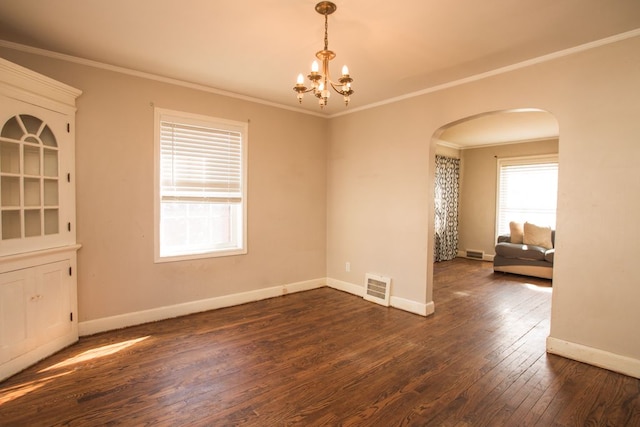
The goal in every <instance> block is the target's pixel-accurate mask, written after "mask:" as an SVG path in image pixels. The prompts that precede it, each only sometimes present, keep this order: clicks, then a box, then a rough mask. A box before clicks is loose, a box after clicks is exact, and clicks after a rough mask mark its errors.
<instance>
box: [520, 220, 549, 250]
mask: <svg viewBox="0 0 640 427" xmlns="http://www.w3.org/2000/svg"><path fill="white" fill-rule="evenodd" d="M522 240H523V243H524V244H525V245H534V246H542V247H543V248H546V249H551V248H553V243H551V227H540V226H538V225H535V224H531V223H529V222H525V223H524V236H523V239H522Z"/></svg>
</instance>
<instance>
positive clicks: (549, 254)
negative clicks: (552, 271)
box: [544, 249, 556, 264]
mask: <svg viewBox="0 0 640 427" xmlns="http://www.w3.org/2000/svg"><path fill="white" fill-rule="evenodd" d="M555 254H556V250H555V249H548V250H547V251H546V252H545V253H544V260H545V261H547V262H550V263H551V264H553V256H554V255H555Z"/></svg>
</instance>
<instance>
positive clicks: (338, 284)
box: [327, 277, 364, 297]
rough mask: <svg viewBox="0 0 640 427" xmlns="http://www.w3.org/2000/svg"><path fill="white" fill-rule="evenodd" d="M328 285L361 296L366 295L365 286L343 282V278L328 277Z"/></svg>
mask: <svg viewBox="0 0 640 427" xmlns="http://www.w3.org/2000/svg"><path fill="white" fill-rule="evenodd" d="M327 286H328V287H330V288H333V289H337V290H339V291H344V292H348V293H350V294H353V295H356V296H359V297H361V296H363V295H364V286H361V285H354V284H353V283H349V282H343V281H342V280H338V279H332V278H330V277H327Z"/></svg>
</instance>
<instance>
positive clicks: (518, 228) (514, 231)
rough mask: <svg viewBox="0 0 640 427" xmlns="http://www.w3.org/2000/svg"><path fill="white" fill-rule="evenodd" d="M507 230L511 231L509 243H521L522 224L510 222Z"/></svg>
mask: <svg viewBox="0 0 640 427" xmlns="http://www.w3.org/2000/svg"><path fill="white" fill-rule="evenodd" d="M509 229H510V230H511V239H510V240H511V243H522V239H523V238H524V236H523V234H524V230H523V228H522V223H521V222H515V221H511V222H510V223H509Z"/></svg>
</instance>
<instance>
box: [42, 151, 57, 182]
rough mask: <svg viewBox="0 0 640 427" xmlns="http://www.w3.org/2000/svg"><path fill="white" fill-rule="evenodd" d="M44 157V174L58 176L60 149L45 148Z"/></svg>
mask: <svg viewBox="0 0 640 427" xmlns="http://www.w3.org/2000/svg"><path fill="white" fill-rule="evenodd" d="M43 153H44V157H43V163H44V164H43V173H44V176H54V177H57V176H58V151H56V150H50V149H48V148H45V149H44V151H43Z"/></svg>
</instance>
